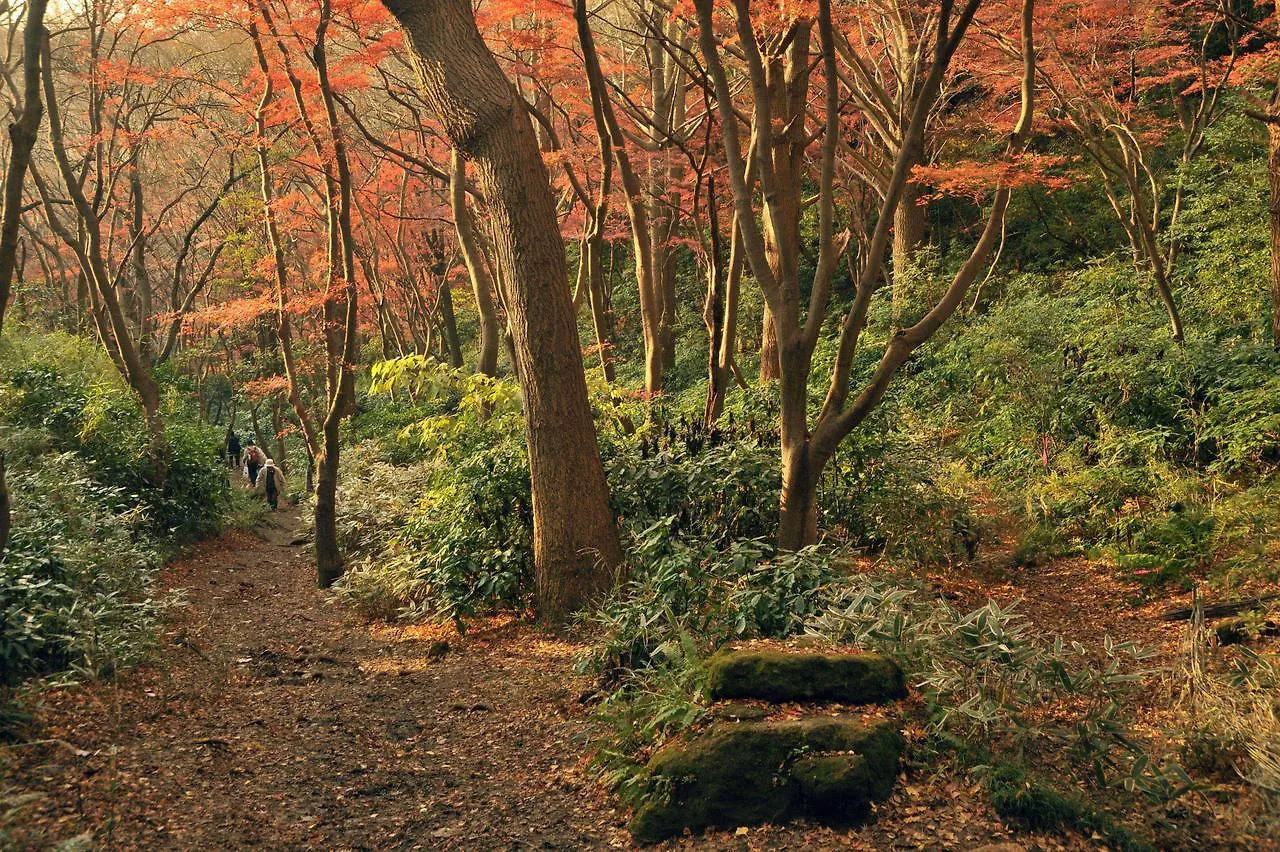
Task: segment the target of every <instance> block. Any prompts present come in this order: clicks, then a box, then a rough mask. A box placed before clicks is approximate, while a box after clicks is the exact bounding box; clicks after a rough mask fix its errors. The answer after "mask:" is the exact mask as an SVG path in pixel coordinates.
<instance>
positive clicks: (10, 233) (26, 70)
mask: <svg viewBox="0 0 1280 852" xmlns="http://www.w3.org/2000/svg"><path fill="white" fill-rule="evenodd" d="M45 5H46V2H45V0H31V2H29V3H28V4H27V23H26V27H25V30H24V32H23V39H22V47H23V52H22V54H23V55H22V61H23V101H22V109H21V111H20V112H19V113H18V118H17V120H16V121H14V122H13V124H10V125H9V164H8V168H7V169H6V170H5V175H4V207H3V210H2V211H0V332H3V331H4V312H5V307H6V306H7V305H8V304H9V291H10V289H11V288H12V286H13V274H14V270H15V268H16V266H17V260H18V226H19V224H20V222H21V219H22V187H23V183H24V181H25V180H26V176H27V166H28V165H29V164H30V163H31V151H32V149H33V148H35V145H36V133H38V132H39V130H40V118H41V115H42V114H43V111H44V109H43V106H42V104H41V103H40V79H41V74H40V60H41V48H42V46H43V44H44V39H45V31H44V10H45ZM11 524H12V520H11V511H10V504H9V486H8V484H7V480H6V479H5V465H4V450H3V448H0V558H3V557H4V551H5V548H6V547H7V546H8V544H9V530H10V528H11Z"/></svg>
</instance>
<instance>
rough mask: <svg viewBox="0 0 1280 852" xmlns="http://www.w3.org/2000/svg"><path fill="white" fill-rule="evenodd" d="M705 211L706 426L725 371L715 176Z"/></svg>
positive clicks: (717, 405)
mask: <svg viewBox="0 0 1280 852" xmlns="http://www.w3.org/2000/svg"><path fill="white" fill-rule="evenodd" d="M707 212H708V214H709V218H710V221H709V222H708V230H709V231H710V233H711V246H710V251H709V256H708V258H707V298H706V301H705V302H704V303H703V306H702V322H703V324H704V325H706V327H707V403H706V406H705V407H704V409H703V414H702V422H703V425H704V426H706V427H708V428H710V427H711V425H712V424H714V423H715V422H716V420H718V419H719V417H720V412H722V411H723V410H724V397H725V391H726V385H727V384H728V378H729V376H728V370H726V369H725V364H724V363H723V362H722V361H721V360H720V353H721V352H722V351H723V345H724V332H725V302H726V301H727V298H726V293H725V291H726V289H727V287H726V282H725V279H726V277H727V276H726V275H725V269H724V260H723V259H722V258H721V256H720V255H721V243H722V242H723V240H722V238H721V236H720V221H719V220H720V216H719V212H718V210H717V201H716V184H715V178H714V177H712V176H708V178H707Z"/></svg>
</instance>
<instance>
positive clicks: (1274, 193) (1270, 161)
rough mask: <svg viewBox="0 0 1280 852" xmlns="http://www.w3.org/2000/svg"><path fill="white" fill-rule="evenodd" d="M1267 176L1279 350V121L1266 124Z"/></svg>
mask: <svg viewBox="0 0 1280 852" xmlns="http://www.w3.org/2000/svg"><path fill="white" fill-rule="evenodd" d="M1277 87H1278V88H1280V84H1277ZM1267 178H1268V180H1269V182H1270V184H1271V208H1270V211H1271V215H1270V222H1271V345H1272V346H1273V347H1275V349H1276V350H1277V351H1280V123H1276V122H1270V123H1268V124H1267Z"/></svg>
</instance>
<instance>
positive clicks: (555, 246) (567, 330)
mask: <svg viewBox="0 0 1280 852" xmlns="http://www.w3.org/2000/svg"><path fill="white" fill-rule="evenodd" d="M383 2H384V5H385V6H386V7H387V9H388V10H389V11H390V12H391V13H392V15H394V16H395V17H396V19H397V20H398V21H399V22H400V25H401V27H402V28H403V29H404V32H405V37H406V43H407V47H408V51H409V54H410V58H411V60H412V62H413V64H414V66H415V67H416V69H417V72H418V76H419V80H420V83H421V86H422V91H423V96H424V100H425V101H426V103H427V104H428V106H429V108H430V109H431V111H432V112H433V113H434V115H435V117H436V118H437V119H438V120H439V121H440V123H441V125H442V126H443V128H444V131H445V133H446V135H447V136H448V138H449V139H450V140H451V141H452V142H453V144H454V145H455V146H456V147H457V148H458V150H459V151H460V152H461V153H462V155H463V156H464V157H467V158H469V159H471V160H472V161H473V162H475V164H476V167H477V168H476V170H477V178H478V182H479V184H480V187H481V190H482V192H483V194H484V198H485V202H486V205H487V207H488V210H489V214H490V216H491V218H492V221H493V229H492V232H493V235H494V246H493V248H494V255H495V262H496V264H497V265H498V267H499V268H501V269H502V270H503V272H502V274H500V275H499V276H498V277H499V279H500V281H501V283H502V286H503V287H504V288H505V289H506V293H505V294H504V303H505V306H506V309H507V315H508V319H509V327H510V330H511V334H512V337H513V342H514V344H515V353H516V358H517V363H518V365H519V367H518V372H519V376H520V383H521V388H522V390H523V393H524V412H525V425H526V438H527V441H528V446H529V473H530V479H531V481H532V491H533V517H534V521H533V523H534V536H533V538H534V544H533V547H534V553H533V556H534V567H535V575H536V580H537V599H538V610H539V614H540V615H541V617H542V618H543V619H544V620H546V621H547V622H549V623H561V622H563V621H564V619H565V618H566V617H567V616H568V615H569V614H570V613H572V612H574V611H575V610H578V609H580V608H582V607H583V606H586V605H588V604H590V603H592V602H593V601H595V600H597V599H598V598H599V597H600V596H601V595H602V594H603V593H604V592H605V591H606V590H607V589H608V588H609V587H610V586H611V585H612V584H613V582H614V581H615V579H616V576H615V572H616V571H617V569H619V568H620V566H621V564H622V551H621V547H620V546H619V544H618V533H617V530H616V528H615V527H614V524H613V517H612V513H611V512H610V509H609V497H608V491H607V487H606V485H605V479H604V470H603V467H602V465H601V463H600V453H599V448H598V445H597V443H596V437H595V431H594V426H593V424H592V419H591V408H590V405H589V403H588V400H587V387H586V377H585V374H584V372H583V367H582V356H581V354H580V350H579V343H578V330H577V324H576V322H575V317H574V312H573V305H572V302H571V298H570V294H569V288H568V272H567V266H566V262H565V255H564V244H563V242H562V241H561V239H560V228H559V223H558V221H557V219H556V212H555V200H554V198H553V197H552V194H551V189H550V184H549V178H548V175H547V170H546V166H545V165H544V164H543V161H542V157H541V155H540V153H539V151H538V145H537V140H536V139H535V138H534V135H533V128H532V127H531V125H530V121H529V116H528V113H527V111H526V110H525V109H524V107H523V103H522V101H521V100H520V98H519V97H518V95H517V93H516V91H515V89H514V88H513V86H512V85H511V82H510V81H509V80H507V79H506V77H505V76H503V73H502V71H501V69H500V68H499V67H498V63H497V61H496V60H495V59H494V57H493V54H492V53H490V51H489V49H488V47H487V46H486V45H485V43H484V40H483V39H482V38H481V36H480V33H479V31H478V30H477V28H476V22H475V17H474V12H473V10H472V7H471V3H470V0H425V2H424V0H419V1H418V2H413V0H383Z"/></svg>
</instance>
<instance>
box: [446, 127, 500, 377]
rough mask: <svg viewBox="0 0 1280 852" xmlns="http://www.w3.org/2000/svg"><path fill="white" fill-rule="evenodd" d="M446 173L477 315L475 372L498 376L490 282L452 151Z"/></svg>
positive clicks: (458, 158) (462, 166)
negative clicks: (478, 328)
mask: <svg viewBox="0 0 1280 852" xmlns="http://www.w3.org/2000/svg"><path fill="white" fill-rule="evenodd" d="M450 164H451V166H452V168H451V169H450V171H449V201H450V205H451V206H452V208H453V227H454V230H456V231H457V233H458V245H459V246H460V247H461V248H462V260H463V262H464V263H466V265H467V275H468V277H470V279H471V292H472V294H473V295H474V296H475V299H476V313H478V314H479V315H480V354H479V357H478V358H477V359H476V372H477V373H483V374H484V375H486V376H496V375H497V374H498V339H499V335H500V334H501V329H500V327H499V325H498V311H497V308H496V307H494V304H493V281H492V280H490V278H489V269H488V267H487V266H486V265H485V259H484V256H483V252H482V250H481V248H480V241H479V240H478V239H477V238H476V225H475V218H474V217H473V216H472V215H471V209H470V208H469V207H468V206H467V189H466V161H465V160H463V159H462V155H461V154H459V153H458V149H456V148H455V149H453V155H452V158H451V161H450Z"/></svg>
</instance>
